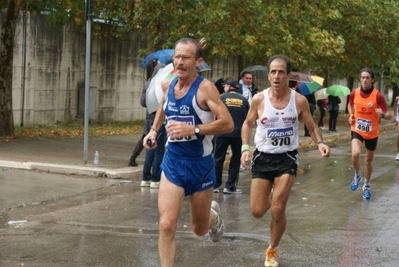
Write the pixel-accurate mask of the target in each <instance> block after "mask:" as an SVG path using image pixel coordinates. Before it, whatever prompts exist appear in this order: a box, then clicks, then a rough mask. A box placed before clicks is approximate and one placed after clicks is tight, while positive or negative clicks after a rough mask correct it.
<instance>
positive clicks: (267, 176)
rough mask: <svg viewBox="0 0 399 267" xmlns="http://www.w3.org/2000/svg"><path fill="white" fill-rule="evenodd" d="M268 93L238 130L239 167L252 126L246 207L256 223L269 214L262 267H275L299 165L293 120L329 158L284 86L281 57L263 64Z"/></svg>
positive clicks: (305, 108)
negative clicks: (267, 242)
mask: <svg viewBox="0 0 399 267" xmlns="http://www.w3.org/2000/svg"><path fill="white" fill-rule="evenodd" d="M267 69H268V79H269V81H270V88H268V89H265V90H264V91H263V92H261V93H258V94H256V95H254V97H253V98H252V103H251V107H250V109H249V112H248V115H247V118H246V119H245V121H244V124H243V126H242V130H241V138H242V143H243V145H242V149H241V151H242V155H241V164H243V166H244V167H245V168H247V169H249V166H248V165H247V163H246V162H247V161H248V160H249V159H250V155H249V145H248V144H249V138H250V137H251V132H252V127H253V125H254V123H255V121H257V128H256V133H255V142H254V143H255V147H256V150H255V152H254V155H253V157H252V162H251V165H252V182H251V195H250V206H251V213H252V215H253V216H254V217H255V218H261V217H262V216H263V215H264V214H265V213H266V211H267V210H268V209H269V208H270V211H271V214H272V216H271V217H272V219H271V222H270V236H271V238H270V239H271V240H270V244H269V247H268V248H267V250H266V260H265V265H264V266H265V267H266V266H273V267H276V266H279V264H278V250H277V246H278V244H279V242H280V239H281V237H282V236H283V234H284V230H285V226H286V224H287V219H286V216H285V209H286V206H287V202H288V197H289V194H290V191H291V187H292V184H293V183H294V178H295V176H296V171H297V168H298V165H299V155H298V151H297V148H298V146H299V136H298V124H299V123H298V120H299V118H302V120H303V122H304V123H305V125H306V127H307V129H308V130H309V133H310V136H311V137H312V140H313V141H314V142H315V143H316V144H317V146H318V149H319V151H320V153H321V155H322V156H323V157H329V156H330V148H329V147H328V146H327V145H325V144H324V143H323V138H322V135H321V133H320V131H319V130H318V128H317V126H316V124H315V123H314V121H313V118H312V115H311V113H310V109H309V104H308V101H307V99H306V98H305V97H304V96H302V95H301V94H299V93H296V92H295V91H294V90H292V89H291V88H289V87H288V86H287V84H288V80H289V78H290V76H291V62H290V60H289V59H288V58H287V57H286V56H284V55H276V56H273V57H271V58H270V59H269V61H268V63H267Z"/></svg>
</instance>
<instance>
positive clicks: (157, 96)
mask: <svg viewBox="0 0 399 267" xmlns="http://www.w3.org/2000/svg"><path fill="white" fill-rule="evenodd" d="M173 69H174V68H173V64H172V63H170V64H168V65H166V66H165V67H163V68H162V69H160V70H159V71H158V72H157V74H156V75H155V76H154V77H152V79H151V82H150V85H149V86H148V89H147V92H146V94H145V102H146V105H147V110H148V113H150V114H151V113H153V112H154V111H156V110H157V109H158V106H159V103H161V100H162V97H163V91H162V81H163V80H165V79H166V78H167V76H168V75H169V74H170V73H171V72H172V71H173ZM207 70H211V67H209V65H208V64H207V63H206V62H205V61H202V64H201V65H199V66H198V67H197V71H198V72H202V71H207Z"/></svg>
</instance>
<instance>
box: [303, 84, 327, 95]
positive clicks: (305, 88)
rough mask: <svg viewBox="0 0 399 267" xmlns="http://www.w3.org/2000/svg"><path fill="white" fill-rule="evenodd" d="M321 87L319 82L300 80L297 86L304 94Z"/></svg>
mask: <svg viewBox="0 0 399 267" xmlns="http://www.w3.org/2000/svg"><path fill="white" fill-rule="evenodd" d="M320 87H321V85H320V84H318V83H317V82H300V83H299V86H297V88H298V89H299V90H300V91H301V94H302V95H310V94H311V93H313V92H314V91H316V90H317V89H319V88H320Z"/></svg>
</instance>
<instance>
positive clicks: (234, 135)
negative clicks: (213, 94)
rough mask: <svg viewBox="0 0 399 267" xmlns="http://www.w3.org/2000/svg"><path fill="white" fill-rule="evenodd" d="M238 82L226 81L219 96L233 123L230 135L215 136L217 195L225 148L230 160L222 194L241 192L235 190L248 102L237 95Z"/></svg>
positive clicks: (233, 80) (220, 182)
mask: <svg viewBox="0 0 399 267" xmlns="http://www.w3.org/2000/svg"><path fill="white" fill-rule="evenodd" d="M238 88H239V85H238V81H237V80H235V79H228V80H227V81H226V82H225V83H224V91H225V92H226V93H224V94H222V95H221V96H220V99H221V100H222V102H223V104H225V105H226V107H227V109H228V111H229V113H230V114H231V117H232V118H233V121H234V130H233V131H232V132H231V133H225V134H221V135H217V136H216V146H215V154H214V159H215V173H216V184H215V185H214V187H213V188H214V191H213V192H215V193H219V186H221V185H222V176H223V164H224V161H225V158H226V152H227V148H228V147H229V146H230V147H231V152H232V155H231V159H230V164H229V174H228V179H227V182H226V184H225V187H224V189H223V193H224V194H240V193H241V192H242V191H241V190H240V189H237V187H236V185H237V182H238V178H239V173H240V158H241V145H242V141H241V127H242V124H243V122H244V121H245V118H246V117H247V113H248V111H249V102H248V100H247V99H246V98H245V97H244V96H243V95H241V94H240V93H238Z"/></svg>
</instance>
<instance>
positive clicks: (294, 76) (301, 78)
mask: <svg viewBox="0 0 399 267" xmlns="http://www.w3.org/2000/svg"><path fill="white" fill-rule="evenodd" d="M290 80H291V81H297V82H313V80H312V78H311V77H310V75H309V74H305V73H302V72H296V71H291V77H290Z"/></svg>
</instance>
